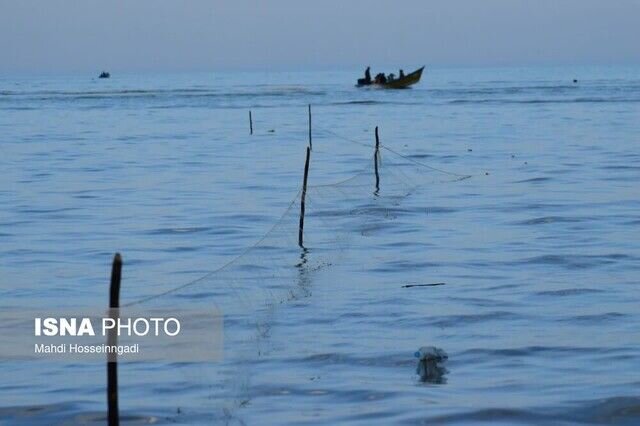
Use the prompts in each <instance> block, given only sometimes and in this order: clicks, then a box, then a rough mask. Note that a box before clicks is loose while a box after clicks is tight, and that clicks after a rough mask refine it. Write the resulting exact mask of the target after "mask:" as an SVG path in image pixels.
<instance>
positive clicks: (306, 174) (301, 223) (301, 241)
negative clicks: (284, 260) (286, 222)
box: [298, 147, 311, 248]
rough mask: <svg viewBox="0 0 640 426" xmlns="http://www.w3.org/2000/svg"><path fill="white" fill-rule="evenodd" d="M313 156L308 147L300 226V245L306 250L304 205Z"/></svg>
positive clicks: (301, 199) (301, 197) (301, 198)
mask: <svg viewBox="0 0 640 426" xmlns="http://www.w3.org/2000/svg"><path fill="white" fill-rule="evenodd" d="M310 156H311V148H310V147H307V160H306V161H305V163H304V178H303V180H302V194H301V195H300V226H299V228H298V245H299V246H300V247H301V248H304V245H303V235H304V203H305V198H306V197H307V178H308V177H309V157H310Z"/></svg>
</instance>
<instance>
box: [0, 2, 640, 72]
mask: <svg viewBox="0 0 640 426" xmlns="http://www.w3.org/2000/svg"><path fill="white" fill-rule="evenodd" d="M639 40H640V0H402V1H391V0H385V1H380V0H368V1H362V0H340V1H337V0H318V1H309V0H227V1H221V0H101V1H96V0H0V73H3V72H30V71H33V72H59V71H60V72H71V71H92V72H93V71H96V70H102V69H108V70H111V71H145V70H156V71H157V70H160V71H217V70H329V69H353V68H361V67H362V66H364V65H375V64H378V65H399V64H400V65H405V66H406V67H409V65H411V64H415V65H416V66H419V65H423V64H427V65H429V66H530V65H580V64H585V65H587V64H589V65H591V64H593V65H601V64H602V65H607V64H616V65H617V64H640V42H639Z"/></svg>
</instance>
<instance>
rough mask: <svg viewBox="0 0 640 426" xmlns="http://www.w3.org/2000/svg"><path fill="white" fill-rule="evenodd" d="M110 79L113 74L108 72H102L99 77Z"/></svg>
mask: <svg viewBox="0 0 640 426" xmlns="http://www.w3.org/2000/svg"><path fill="white" fill-rule="evenodd" d="M109 77H111V74H109V73H108V72H106V71H102V72H101V73H100V76H99V77H98V78H109Z"/></svg>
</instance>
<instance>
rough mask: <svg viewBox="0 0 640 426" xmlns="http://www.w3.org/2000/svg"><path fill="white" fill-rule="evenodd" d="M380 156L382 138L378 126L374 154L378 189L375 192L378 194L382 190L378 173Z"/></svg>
mask: <svg viewBox="0 0 640 426" xmlns="http://www.w3.org/2000/svg"><path fill="white" fill-rule="evenodd" d="M379 156H380V138H379V137H378V126H376V152H375V154H374V156H373V164H374V167H375V171H376V191H375V194H376V195H378V192H379V191H380V174H379V173H378V157H379Z"/></svg>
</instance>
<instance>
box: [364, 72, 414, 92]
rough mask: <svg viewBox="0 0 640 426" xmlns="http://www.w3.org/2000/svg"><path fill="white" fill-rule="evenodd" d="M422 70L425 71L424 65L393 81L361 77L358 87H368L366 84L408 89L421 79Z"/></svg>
mask: <svg viewBox="0 0 640 426" xmlns="http://www.w3.org/2000/svg"><path fill="white" fill-rule="evenodd" d="M422 71H424V67H422V68H420V69H417V70H415V71H414V72H412V73H410V74H407V75H405V76H404V77H402V78H395V79H393V80H391V81H388V80H387V81H386V82H384V83H378V82H375V81H369V82H367V81H366V80H365V79H363V78H361V79H359V80H358V84H357V85H356V86H357V87H366V86H377V87H382V88H385V89H406V88H408V87H409V86H412V85H414V84H416V83H417V82H419V81H420V77H422Z"/></svg>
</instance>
